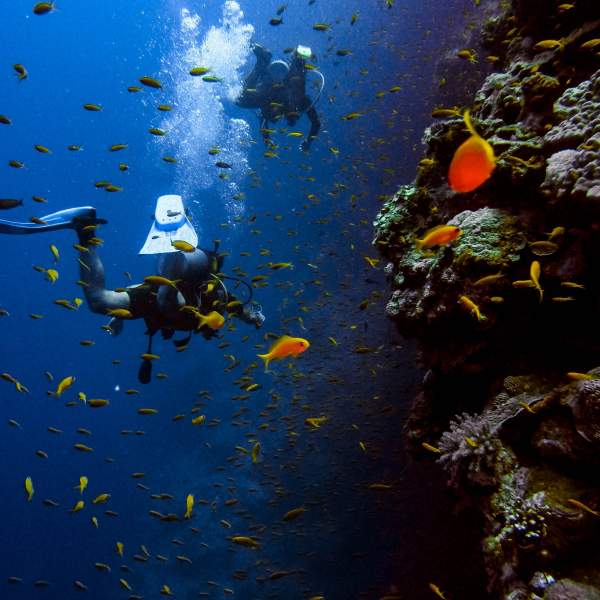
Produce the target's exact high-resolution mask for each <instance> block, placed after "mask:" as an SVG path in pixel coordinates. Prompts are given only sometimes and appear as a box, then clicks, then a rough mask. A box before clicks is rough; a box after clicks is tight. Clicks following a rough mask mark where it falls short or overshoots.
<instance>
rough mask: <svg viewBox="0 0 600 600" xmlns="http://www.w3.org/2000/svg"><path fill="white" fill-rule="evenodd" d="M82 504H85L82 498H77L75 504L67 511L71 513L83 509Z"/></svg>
mask: <svg viewBox="0 0 600 600" xmlns="http://www.w3.org/2000/svg"><path fill="white" fill-rule="evenodd" d="M84 506H85V502H84V501H83V500H78V501H77V503H76V504H75V506H74V507H73V508H72V509H71V510H70V511H69V512H72V513H76V512H79V511H80V510H83V507H84Z"/></svg>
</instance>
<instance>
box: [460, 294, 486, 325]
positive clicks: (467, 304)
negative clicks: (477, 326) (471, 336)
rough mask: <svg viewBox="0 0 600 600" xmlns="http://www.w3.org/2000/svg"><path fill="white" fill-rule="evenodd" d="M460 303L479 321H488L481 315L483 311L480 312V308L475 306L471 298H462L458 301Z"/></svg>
mask: <svg viewBox="0 0 600 600" xmlns="http://www.w3.org/2000/svg"><path fill="white" fill-rule="evenodd" d="M458 302H459V304H461V306H463V307H464V308H465V309H466V310H468V311H469V312H470V313H471V314H472V315H473V316H475V317H477V320H478V321H485V320H486V317H485V316H484V315H482V314H481V311H480V310H479V306H477V304H475V302H473V300H471V298H469V297H468V296H461V297H460V298H459V299H458Z"/></svg>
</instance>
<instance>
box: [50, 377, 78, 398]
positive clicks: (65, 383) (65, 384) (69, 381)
mask: <svg viewBox="0 0 600 600" xmlns="http://www.w3.org/2000/svg"><path fill="white" fill-rule="evenodd" d="M74 381H75V377H73V375H69V376H68V377H65V378H64V379H63V380H62V381H61V382H60V383H59V384H58V387H57V388H56V392H55V395H56V396H57V397H58V398H60V397H61V395H62V394H63V392H66V391H67V390H68V389H69V388H70V387H71V386H72V385H73V382H74Z"/></svg>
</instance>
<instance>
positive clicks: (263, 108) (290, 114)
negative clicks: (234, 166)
mask: <svg viewBox="0 0 600 600" xmlns="http://www.w3.org/2000/svg"><path fill="white" fill-rule="evenodd" d="M253 52H254V54H255V56H256V65H254V69H253V70H252V71H251V73H250V74H249V75H248V77H246V80H245V81H244V89H243V91H242V93H241V94H240V96H239V98H238V99H237V100H236V104H237V105H238V106H241V107H242V108H259V109H260V128H261V132H262V134H263V138H264V140H265V143H266V144H270V137H269V131H268V126H269V124H270V123H277V122H278V121H279V120H280V119H281V118H283V117H285V119H286V120H287V123H288V125H294V124H295V123H296V122H297V121H298V119H299V118H300V116H301V115H302V113H306V116H307V117H308V118H309V119H310V132H309V134H308V136H307V138H306V139H305V140H304V141H303V142H302V144H301V149H302V150H303V151H304V152H308V150H309V149H310V145H311V143H312V141H313V140H314V139H315V138H316V137H317V134H318V133H319V129H320V128H321V121H320V120H319V115H318V114H317V111H316V110H315V107H314V105H315V102H316V100H314V101H313V100H311V99H310V98H309V97H308V96H307V95H306V69H305V65H306V61H307V60H308V59H309V58H310V57H311V55H312V52H311V50H310V48H307V47H306V46H298V47H297V48H296V49H295V50H294V53H293V55H292V60H291V62H290V64H289V65H288V63H286V62H285V61H283V60H275V61H271V56H272V55H271V53H270V52H269V51H268V50H266V49H265V48H263V47H262V46H259V45H258V44H255V45H254V48H253ZM315 73H318V74H319V75H320V77H321V78H322V77H323V76H322V75H321V74H320V73H319V72H318V71H315ZM321 91H322V88H321ZM319 95H320V92H319ZM317 99H318V98H317Z"/></svg>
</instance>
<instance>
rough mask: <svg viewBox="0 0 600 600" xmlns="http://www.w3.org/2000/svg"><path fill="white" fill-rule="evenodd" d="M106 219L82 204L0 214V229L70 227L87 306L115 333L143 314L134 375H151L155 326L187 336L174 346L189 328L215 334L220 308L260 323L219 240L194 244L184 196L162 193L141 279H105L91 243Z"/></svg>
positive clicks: (31, 230)
mask: <svg viewBox="0 0 600 600" xmlns="http://www.w3.org/2000/svg"><path fill="white" fill-rule="evenodd" d="M106 222H107V221H106V220H104V219H99V218H98V217H96V209H95V208H93V207H91V206H82V207H76V208H70V209H67V210H62V211H59V212H56V213H53V214H51V215H47V216H46V217H42V219H39V220H37V222H36V223H18V222H13V221H4V220H0V233H8V234H29V233H41V232H46V231H55V230H58V229H74V230H75V231H76V233H77V236H78V238H79V244H76V245H75V248H76V249H77V250H78V251H79V257H78V259H77V260H78V262H79V265H80V269H79V270H80V283H81V285H82V287H83V291H84V294H85V298H86V301H87V304H88V306H89V308H90V310H91V311H92V312H95V313H100V314H105V315H108V316H111V317H112V319H111V321H110V323H109V324H108V325H105V326H104V327H103V328H104V329H105V330H106V331H108V332H109V333H110V334H111V335H115V336H116V335H119V333H121V331H122V329H123V323H124V321H125V320H131V319H144V321H145V323H146V328H147V330H146V334H147V335H148V348H147V350H146V355H144V356H143V357H142V364H141V367H140V370H139V373H138V379H139V380H140V382H141V383H149V382H150V379H151V375H152V358H153V357H152V355H151V353H152V338H153V336H154V334H155V333H157V332H158V331H160V332H161V334H162V337H163V339H171V338H172V337H173V335H174V333H175V331H187V332H189V333H188V336H187V337H185V338H184V339H182V340H174V344H175V346H176V348H177V349H178V350H183V349H184V348H185V347H186V346H187V345H188V343H189V341H190V339H191V335H192V333H198V332H199V331H200V332H201V333H203V335H204V336H205V337H206V338H210V337H212V336H214V335H216V331H217V330H218V329H219V328H220V327H222V326H223V323H224V318H223V315H222V313H225V312H227V313H229V314H230V315H232V316H236V317H238V318H239V319H241V320H242V321H245V322H246V323H249V324H253V325H254V326H255V327H257V328H259V327H261V326H262V324H263V322H264V320H265V317H264V315H263V314H262V309H261V307H260V305H259V304H258V303H256V302H254V301H253V300H252V287H251V286H250V285H249V284H248V283H246V282H245V281H244V280H242V279H238V278H234V277H228V276H226V275H223V274H222V273H221V272H220V270H221V267H222V265H223V256H222V255H219V254H218V244H217V243H215V247H214V249H213V250H202V249H200V248H198V247H197V244H198V235H197V234H196V231H195V230H194V228H193V227H192V225H191V223H190V221H189V219H188V218H187V216H186V213H185V209H184V207H183V202H182V199H181V196H176V195H168V196H160V197H159V198H158V200H157V202H156V210H155V212H154V218H153V223H152V227H151V228H150V232H149V233H148V237H147V239H146V241H145V243H144V245H143V247H142V249H141V250H140V252H139V254H156V255H158V265H157V271H158V275H153V276H150V277H146V278H145V280H144V283H142V284H138V285H131V286H129V287H127V288H121V289H115V290H110V289H106V287H105V283H104V266H103V264H102V261H101V260H100V257H99V256H98V253H97V252H96V246H98V245H100V244H101V243H102V240H100V239H99V238H97V237H96V229H97V227H98V225H100V224H105V223H106ZM224 279H230V280H234V281H235V282H236V283H237V284H240V283H241V284H244V285H246V287H247V288H248V290H249V297H248V299H247V300H246V301H245V302H241V301H240V300H238V299H237V298H236V297H235V296H233V295H232V294H231V293H229V292H228V290H227V288H226V286H225V283H224V281H223V280H224Z"/></svg>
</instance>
